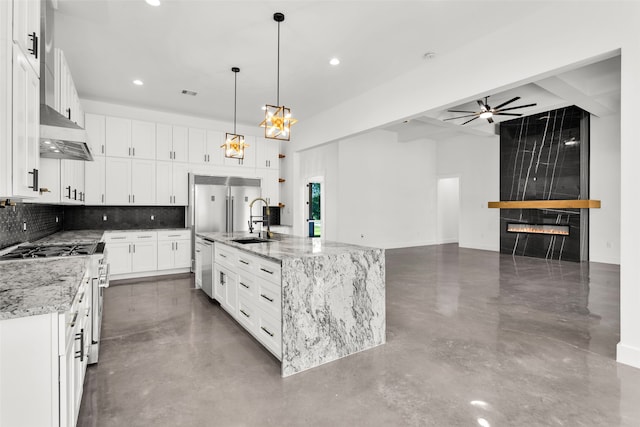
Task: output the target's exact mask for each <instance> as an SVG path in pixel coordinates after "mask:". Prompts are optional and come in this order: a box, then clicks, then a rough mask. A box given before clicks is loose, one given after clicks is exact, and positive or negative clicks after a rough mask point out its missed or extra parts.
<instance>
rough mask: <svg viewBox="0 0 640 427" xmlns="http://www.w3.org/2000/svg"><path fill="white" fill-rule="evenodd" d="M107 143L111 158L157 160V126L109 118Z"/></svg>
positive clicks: (108, 154) (107, 119)
mask: <svg viewBox="0 0 640 427" xmlns="http://www.w3.org/2000/svg"><path fill="white" fill-rule="evenodd" d="M105 142H106V154H107V156H109V157H130V158H138V159H149V160H155V158H156V124H155V123H152V122H142V121H138V120H129V119H122V118H119V117H109V116H108V117H107V118H106V120H105Z"/></svg>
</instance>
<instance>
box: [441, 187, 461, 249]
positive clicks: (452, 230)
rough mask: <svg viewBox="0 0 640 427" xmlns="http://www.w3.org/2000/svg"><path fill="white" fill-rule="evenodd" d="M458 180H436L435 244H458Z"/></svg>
mask: <svg viewBox="0 0 640 427" xmlns="http://www.w3.org/2000/svg"><path fill="white" fill-rule="evenodd" d="M459 184H460V178H458V177H450V178H442V177H439V178H438V184H437V191H438V201H437V210H438V221H437V243H458V235H459V229H460V185H459Z"/></svg>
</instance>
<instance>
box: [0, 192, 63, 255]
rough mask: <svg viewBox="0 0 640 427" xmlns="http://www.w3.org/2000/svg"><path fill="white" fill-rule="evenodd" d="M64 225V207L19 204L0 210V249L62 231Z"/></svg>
mask: <svg viewBox="0 0 640 427" xmlns="http://www.w3.org/2000/svg"><path fill="white" fill-rule="evenodd" d="M56 218H57V221H56ZM24 223H26V228H27V230H26V231H24ZM62 224H63V207H62V206H55V205H40V204H30V203H18V204H16V206H7V207H5V208H0V249H4V248H6V247H8V246H12V245H16V244H18V243H23V242H33V241H35V240H38V239H41V238H43V237H46V236H48V235H50V234H53V233H55V232H57V231H61V230H62Z"/></svg>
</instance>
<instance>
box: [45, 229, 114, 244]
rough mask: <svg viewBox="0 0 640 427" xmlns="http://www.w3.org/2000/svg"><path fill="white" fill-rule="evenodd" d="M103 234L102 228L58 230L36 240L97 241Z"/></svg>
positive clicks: (64, 241)
mask: <svg viewBox="0 0 640 427" xmlns="http://www.w3.org/2000/svg"><path fill="white" fill-rule="evenodd" d="M103 234H104V231H103V230H71V231H59V232H57V233H54V234H52V235H50V236H47V237H45V238H42V239H40V240H37V241H36V242H37V243H51V244H61V243H80V242H82V243H88V242H99V241H100V239H101V238H102V235H103Z"/></svg>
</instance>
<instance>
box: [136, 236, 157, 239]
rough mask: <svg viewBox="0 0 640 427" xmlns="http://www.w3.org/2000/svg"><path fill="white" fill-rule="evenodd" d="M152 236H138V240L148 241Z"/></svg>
mask: <svg viewBox="0 0 640 427" xmlns="http://www.w3.org/2000/svg"><path fill="white" fill-rule="evenodd" d="M152 237H153V236H138V239H150V238H152Z"/></svg>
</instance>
